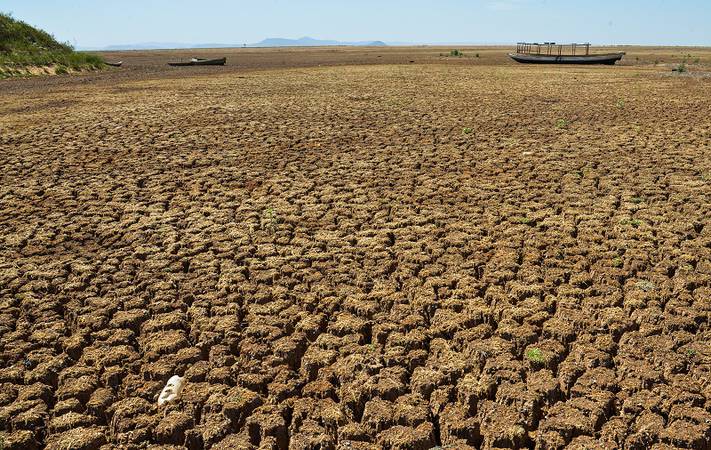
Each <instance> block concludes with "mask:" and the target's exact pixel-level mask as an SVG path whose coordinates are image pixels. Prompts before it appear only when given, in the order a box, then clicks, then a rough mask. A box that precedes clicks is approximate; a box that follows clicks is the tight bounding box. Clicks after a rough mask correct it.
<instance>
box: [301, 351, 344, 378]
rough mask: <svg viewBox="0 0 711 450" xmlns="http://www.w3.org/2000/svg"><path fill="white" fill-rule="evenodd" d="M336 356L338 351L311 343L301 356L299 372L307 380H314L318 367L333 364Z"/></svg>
mask: <svg viewBox="0 0 711 450" xmlns="http://www.w3.org/2000/svg"><path fill="white" fill-rule="evenodd" d="M337 356H338V353H336V351H334V350H326V349H322V348H320V347H318V346H316V345H314V344H312V345H311V346H310V347H309V348H308V349H307V350H306V352H305V353H304V356H303V357H302V358H301V374H302V375H303V376H304V377H305V378H306V379H308V381H314V380H315V379H316V375H317V374H318V371H319V369H321V368H323V367H328V366H330V365H331V364H333V362H334V361H335V360H336V357H337Z"/></svg>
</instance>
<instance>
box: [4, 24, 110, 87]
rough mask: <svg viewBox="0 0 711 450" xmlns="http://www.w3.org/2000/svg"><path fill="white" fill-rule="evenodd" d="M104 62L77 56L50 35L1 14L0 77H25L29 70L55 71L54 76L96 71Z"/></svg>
mask: <svg viewBox="0 0 711 450" xmlns="http://www.w3.org/2000/svg"><path fill="white" fill-rule="evenodd" d="M103 64H104V61H103V60H102V59H101V57H99V56H97V55H93V54H90V53H84V52H76V51H74V49H73V48H72V47H71V46H70V45H69V44H66V43H60V42H57V40H56V39H54V37H53V36H52V35H50V34H49V33H47V32H45V31H42V30H39V29H37V28H34V27H32V26H30V25H28V24H26V23H25V22H22V21H20V20H16V19H15V18H13V17H12V16H10V15H9V14H4V13H0V69H3V68H4V70H2V75H0V77H3V78H7V77H9V76H17V75H26V74H27V71H25V70H23V69H25V68H28V67H55V68H56V72H57V73H67V72H69V70H70V69H71V70H74V71H78V70H84V69H98V68H100V67H102V66H103Z"/></svg>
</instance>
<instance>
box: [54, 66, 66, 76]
mask: <svg viewBox="0 0 711 450" xmlns="http://www.w3.org/2000/svg"><path fill="white" fill-rule="evenodd" d="M54 72H55V73H56V74H57V75H66V74H68V73H69V70H67V66H65V65H62V64H60V65H58V66H57V68H56V69H55V70H54Z"/></svg>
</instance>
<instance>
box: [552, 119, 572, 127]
mask: <svg viewBox="0 0 711 450" xmlns="http://www.w3.org/2000/svg"><path fill="white" fill-rule="evenodd" d="M569 125H570V122H568V121H567V120H565V119H558V120H556V121H555V127H556V128H559V129H564V128H568V126H569Z"/></svg>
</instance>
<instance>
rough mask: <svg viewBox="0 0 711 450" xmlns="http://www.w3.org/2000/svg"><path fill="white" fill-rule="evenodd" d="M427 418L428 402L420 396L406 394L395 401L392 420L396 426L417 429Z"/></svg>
mask: <svg viewBox="0 0 711 450" xmlns="http://www.w3.org/2000/svg"><path fill="white" fill-rule="evenodd" d="M428 418H429V408H428V402H427V401H426V400H425V399H424V398H422V396H420V395H417V394H407V395H403V396H401V397H398V398H397V400H395V408H394V411H393V419H394V421H395V423H397V424H398V425H403V426H408V427H417V426H419V425H420V424H421V423H424V422H426V421H427V420H428Z"/></svg>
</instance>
